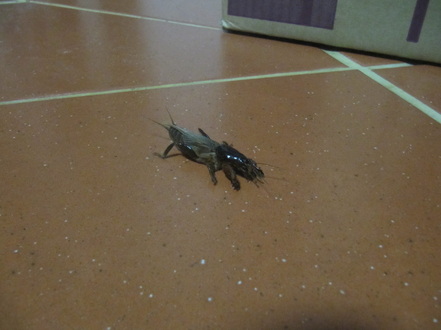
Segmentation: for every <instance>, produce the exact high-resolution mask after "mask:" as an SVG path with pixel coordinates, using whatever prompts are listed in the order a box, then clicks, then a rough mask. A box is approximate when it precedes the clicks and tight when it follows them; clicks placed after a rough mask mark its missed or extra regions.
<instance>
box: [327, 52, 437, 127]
mask: <svg viewBox="0 0 441 330" xmlns="http://www.w3.org/2000/svg"><path fill="white" fill-rule="evenodd" d="M324 52H325V53H327V54H328V55H330V56H332V57H333V58H334V59H336V60H337V61H339V62H341V63H343V64H344V65H347V66H348V67H350V68H353V69H355V70H358V71H360V72H361V73H363V74H365V75H366V76H368V77H369V78H371V79H372V80H374V81H375V82H377V83H379V84H380V85H381V86H383V87H385V88H386V89H388V90H389V91H391V92H392V93H394V94H395V95H397V96H399V97H400V98H402V99H403V100H405V101H406V102H408V103H410V104H411V105H413V106H414V107H416V108H417V109H418V110H420V111H422V112H423V113H424V114H426V115H427V116H429V117H430V118H432V119H433V120H435V121H437V122H438V123H440V124H441V114H440V113H439V112H437V111H436V110H434V109H432V108H431V107H429V106H428V105H427V104H425V103H423V102H421V101H420V100H418V99H417V98H416V97H414V96H412V95H410V94H409V93H408V92H406V91H404V90H403V89H401V88H399V87H398V86H396V85H394V84H393V83H391V82H390V81H389V80H387V79H385V78H383V77H381V76H380V75H379V74H377V73H375V72H373V71H372V70H373V69H375V67H365V66H362V65H360V64H358V63H356V62H355V61H353V60H351V59H350V58H348V57H347V56H345V55H343V54H342V53H340V52H335V51H327V50H324Z"/></svg>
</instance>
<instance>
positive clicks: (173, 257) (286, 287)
mask: <svg viewBox="0 0 441 330" xmlns="http://www.w3.org/2000/svg"><path fill="white" fill-rule="evenodd" d="M367 90H368V91H369V94H368V93H367V92H366V91H367ZM166 109H169V110H170V112H171V113H172V115H173V117H174V120H175V121H176V122H177V123H178V124H180V125H182V126H185V127H187V128H189V129H192V130H196V129H197V127H201V128H203V129H204V130H205V131H206V132H207V133H208V134H209V135H210V136H211V137H212V138H213V139H216V140H219V141H221V140H226V141H228V142H230V143H233V144H234V146H235V147H236V148H238V149H239V150H241V151H242V152H243V153H245V154H247V155H249V156H251V157H253V158H254V159H255V160H256V161H258V162H262V163H269V164H272V165H274V166H277V167H269V166H265V165H261V166H262V168H263V169H264V171H265V172H266V174H267V179H266V183H265V184H264V185H262V186H261V187H260V188H258V187H256V186H254V185H253V184H251V183H246V182H244V180H241V182H242V189H241V191H239V192H235V191H233V189H232V188H231V187H230V184H229V182H228V181H227V180H226V178H225V177H224V176H223V174H221V173H218V174H217V177H218V179H219V183H218V185H217V186H213V185H212V183H211V182H210V179H209V176H208V171H207V169H206V168H205V167H204V166H202V165H198V164H195V163H192V162H189V161H186V160H185V159H183V158H182V157H172V158H170V159H167V160H162V159H159V158H157V157H155V156H154V155H153V152H155V151H159V152H162V151H163V150H164V149H165V147H166V146H167V145H168V143H169V139H168V137H167V132H166V131H165V130H164V129H163V128H162V127H160V126H158V125H157V124H155V123H153V122H151V121H150V120H149V118H151V119H155V120H158V121H161V122H168V121H169V119H168V114H167V113H166V111H165V110H166ZM1 119H2V120H1V121H0V122H1V123H2V124H1V128H0V139H1V140H2V141H4V143H3V144H2V147H1V148H2V151H1V155H2V157H1V166H2V168H3V171H2V172H1V174H0V175H1V181H2V182H3V183H4V184H3V185H2V188H1V189H2V190H1V195H2V196H3V197H2V205H1V214H2V218H3V219H4V220H3V231H2V232H1V240H0V241H1V242H3V243H2V244H3V250H4V251H5V253H4V255H3V257H2V263H3V264H4V265H5V266H6V267H4V273H3V275H2V283H3V288H2V296H3V297H4V300H3V301H2V305H1V308H0V309H1V310H2V311H3V313H4V317H3V320H4V321H3V322H4V323H5V324H7V325H8V326H16V327H17V328H34V329H42V328H47V326H48V325H49V326H50V327H54V328H60V327H64V326H66V325H67V324H68V325H69V326H75V327H79V328H84V327H89V328H101V329H102V328H106V327H110V328H120V327H122V328H136V327H145V328H158V327H159V328H184V329H187V328H207V327H216V328H224V329H231V328H263V329H265V328H299V327H303V328H307V329H313V328H317V327H318V328H321V327H325V326H327V327H329V326H330V325H331V328H363V327H365V328H375V329H390V328H408V329H412V328H414V326H413V325H414V324H418V326H422V327H424V328H430V327H431V326H433V325H434V320H437V319H438V318H439V316H438V314H437V313H438V309H439V303H438V299H439V295H440V292H439V280H438V279H439V278H440V277H441V271H440V269H439V267H438V265H439V263H440V261H441V260H440V257H439V253H437V251H439V249H440V247H441V246H440V243H439V240H438V237H439V235H440V230H441V228H440V227H439V224H438V221H437V219H439V218H440V216H441V214H440V213H441V209H440V205H441V203H440V199H439V197H438V196H439V187H440V184H441V175H440V174H441V173H440V168H441V166H439V165H440V164H439V162H440V151H439V141H440V138H441V130H440V127H439V125H438V124H437V123H434V122H433V121H431V120H430V118H428V117H426V116H425V115H424V114H422V113H421V112H419V111H418V110H415V109H413V108H412V107H411V106H410V105H408V104H407V103H406V102H404V101H402V100H401V99H399V98H398V97H396V96H395V95H393V94H391V93H389V92H388V91H386V90H384V89H383V88H382V87H381V86H379V85H377V84H375V83H374V82H372V81H371V80H369V78H367V77H365V76H363V75H362V74H361V73H358V72H342V73H329V74H321V75H307V76H297V77H288V78H277V79H260V80H253V81H247V82H234V83H221V84H211V85H205V86H187V87H181V88H174V89H161V90H155V91H148V92H138V93H125V94H124V93H122V94H115V95H103V96H91V97H84V98H74V99H65V100H55V101H51V102H35V103H28V104H21V105H9V106H3V107H2V113H1ZM385 122H387V123H389V124H388V127H387V129H384V123H385ZM422 159H424V162H421V160H422ZM416 300H417V301H418V303H415V301H416ZM6 302H7V304H6ZM48 307H49V308H48ZM54 315H57V317H54Z"/></svg>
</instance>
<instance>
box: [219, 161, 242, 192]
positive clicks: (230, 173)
mask: <svg viewBox="0 0 441 330" xmlns="http://www.w3.org/2000/svg"><path fill="white" fill-rule="evenodd" d="M222 170H223V171H224V173H225V176H226V177H227V179H228V180H230V181H231V184H232V185H233V188H234V190H240V182H239V180H237V176H236V171H234V168H233V167H232V166H231V165H230V164H226V163H224V164H222Z"/></svg>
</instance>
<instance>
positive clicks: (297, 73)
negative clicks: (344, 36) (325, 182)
mask: <svg viewBox="0 0 441 330" xmlns="http://www.w3.org/2000/svg"><path fill="white" fill-rule="evenodd" d="M351 70H353V69H352V68H349V67H339V68H326V69H318V70H309V71H294V72H281V73H270V74H264V75H256V76H245V77H234V78H221V79H211V80H200V81H193V82H184V83H174V84H164V85H155V86H142V87H133V88H121V89H112V90H105V91H99V92H85V93H66V94H58V95H48V96H42V97H35V98H28V99H18V100H10V101H0V106H2V105H12V104H22V103H31V102H41V101H51V100H60V99H69V98H76V97H86V96H98V95H109V94H118V93H128V92H142V91H148V90H155V89H165V88H176V87H186V86H196V85H208V84H218V83H225V82H236V81H244V80H256V79H270V78H281V77H291V76H300V75H308V74H320V73H329V72H340V71H351Z"/></svg>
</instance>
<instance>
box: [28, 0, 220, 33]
mask: <svg viewBox="0 0 441 330" xmlns="http://www.w3.org/2000/svg"><path fill="white" fill-rule="evenodd" d="M29 3H34V4H38V5H43V6H50V7H58V8H64V9H72V10H78V11H86V12H90V13H95V14H104V15H113V16H120V17H127V18H135V19H142V20H146V21H154V22H163V23H170V24H176V25H183V26H190V27H197V28H203V29H209V30H216V31H219V30H220V28H216V27H212V26H206V25H199V24H192V23H185V22H178V21H171V20H167V19H163V18H154V17H146V16H139V15H133V14H124V13H118V12H114V11H109V10H98V9H91V8H82V7H76V6H69V5H63V4H58V3H48V2H42V1H34V0H30V1H29Z"/></svg>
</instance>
